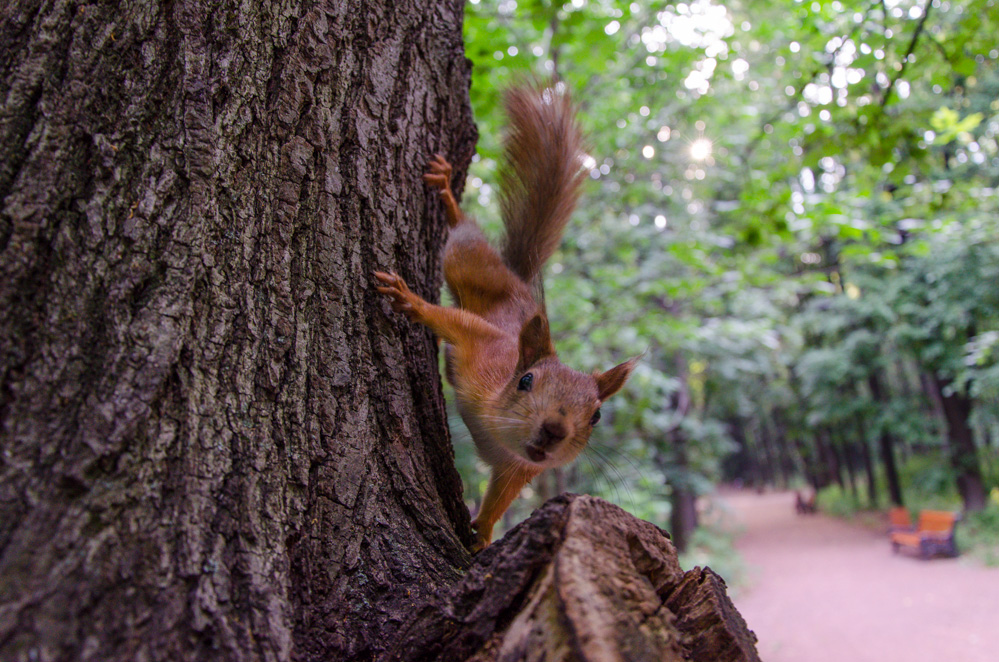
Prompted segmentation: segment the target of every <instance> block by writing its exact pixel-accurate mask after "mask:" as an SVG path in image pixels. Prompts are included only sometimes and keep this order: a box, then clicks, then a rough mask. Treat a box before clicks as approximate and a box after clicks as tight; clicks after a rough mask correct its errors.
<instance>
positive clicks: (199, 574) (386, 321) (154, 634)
mask: <svg viewBox="0 0 999 662" xmlns="http://www.w3.org/2000/svg"><path fill="white" fill-rule="evenodd" d="M248 7H249V6H247V5H242V4H241V3H238V2H234V1H232V0H227V1H224V2H216V3H206V2H196V1H178V2H173V3H162V4H160V3H148V4H125V5H122V6H121V7H119V6H118V4H117V3H103V4H85V3H77V2H45V3H43V2H40V1H25V2H14V3H13V4H12V5H7V6H5V7H4V9H3V10H2V25H0V52H2V53H3V54H4V56H3V58H0V67H2V69H0V99H3V100H4V102H3V103H4V105H3V107H2V111H0V200H2V211H0V250H2V253H0V315H2V327H0V338H2V342H0V347H2V349H0V352H2V354H0V357H2V373H0V379H2V391H0V393H2V396H0V397H2V410H0V411H2V421H3V427H2V448H3V454H2V458H0V462H2V464H0V659H4V660H18V659H23V660H29V659H30V660H53V659H71V658H72V659H93V660H106V661H107V660H136V659H163V660H181V659H230V660H237V659H265V660H266V659H272V660H277V659H289V657H290V655H291V651H293V650H294V651H295V652H296V654H297V656H298V657H319V656H320V655H326V656H329V657H330V658H331V659H337V658H339V659H343V658H352V657H363V656H366V655H369V654H370V651H371V650H372V649H373V648H374V647H377V646H381V645H383V641H384V638H385V637H386V636H387V635H389V634H390V633H391V631H392V630H393V629H394V628H395V627H396V626H397V622H396V621H395V620H393V619H394V618H395V617H397V616H398V614H397V611H398V608H399V607H400V606H401V605H402V604H403V603H404V602H412V601H416V600H419V599H421V598H426V597H428V596H430V595H431V594H433V593H434V592H435V591H436V590H438V589H439V588H441V587H443V586H447V585H450V584H451V583H453V582H454V581H455V580H456V579H457V578H458V576H459V572H460V571H461V570H462V568H463V567H464V566H467V564H468V562H469V555H468V553H467V551H466V550H465V547H464V545H463V544H462V542H463V541H465V542H467V541H468V540H469V539H470V535H471V532H470V529H469V521H468V513H467V511H466V509H465V508H464V506H463V504H462V501H461V483H460V479H459V477H458V475H457V473H456V472H455V470H454V466H453V465H454V463H453V459H452V451H451V448H450V444H449V439H448V436H447V433H446V429H447V428H446V421H445V415H444V407H443V403H442V398H441V391H440V386H439V384H440V382H439V378H438V376H437V360H436V348H435V344H434V341H433V340H432V339H431V337H430V335H429V334H428V332H426V331H424V330H423V329H422V328H421V327H418V326H416V325H413V324H410V323H408V322H407V321H406V320H405V319H403V318H401V317H400V316H397V315H393V314H390V312H387V311H388V308H387V307H386V306H384V304H383V302H381V301H380V300H379V298H378V297H377V295H376V294H375V292H374V291H373V289H372V287H371V285H370V277H369V274H370V272H371V270H372V269H375V268H382V269H386V268H391V269H394V270H397V271H399V272H400V273H401V274H402V275H403V276H404V277H406V279H407V280H408V282H409V283H410V285H411V286H412V287H413V288H414V289H415V290H416V291H418V292H419V293H420V294H421V295H423V296H425V297H427V298H428V299H432V300H434V299H436V298H437V295H438V291H439V286H440V274H441V269H440V247H441V245H442V241H443V238H444V232H445V224H444V222H443V217H442V216H441V214H440V212H439V202H438V201H437V200H436V196H433V195H431V194H430V193H428V192H427V191H426V188H425V186H424V185H423V182H422V181H421V175H422V173H423V171H424V168H425V165H426V161H427V159H428V157H429V155H431V154H433V153H434V152H435V151H441V152H443V153H445V154H447V155H448V157H449V158H451V159H452V161H454V162H456V164H457V166H458V168H457V169H458V171H459V172H458V173H457V174H456V177H455V184H456V185H457V186H460V185H461V182H462V181H463V177H462V172H463V171H464V167H465V166H466V165H467V163H468V161H469V159H470V158H471V155H472V150H473V147H474V141H475V138H476V133H475V129H474V126H473V124H472V120H471V112H470V109H469V105H468V85H469V66H470V65H469V64H468V62H467V61H466V60H465V58H464V55H463V44H462V41H461V13H462V2H460V1H459V0H452V1H449V2H437V1H434V2H427V1H415V0H401V1H397V0H393V1H392V2H364V3H357V2H308V3H305V2H301V3H300V2H294V1H292V2H283V3H281V4H280V5H266V6H264V5H260V6H256V5H254V6H253V7H254V8H251V9H248ZM442 561H443V562H442Z"/></svg>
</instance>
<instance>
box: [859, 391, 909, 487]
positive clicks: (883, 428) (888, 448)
mask: <svg viewBox="0 0 999 662" xmlns="http://www.w3.org/2000/svg"><path fill="white" fill-rule="evenodd" d="M867 386H868V387H869V388H870V389H871V397H872V398H874V402H875V403H876V404H877V406H878V408H879V409H883V408H884V407H886V406H887V401H886V399H885V395H884V392H883V390H882V388H881V380H880V379H878V376H877V374H876V373H874V372H872V373H871V374H870V375H868V376H867ZM883 418H884V417H883V416H881V415H879V416H878V419H879V420H878V446H879V448H880V450H881V463H882V464H884V467H885V478H887V480H888V496H889V497H890V498H891V502H892V503H893V504H895V505H896V506H903V505H905V504H904V503H903V501H902V483H901V481H899V479H898V468H897V466H896V463H895V438H894V436H892V434H891V433H890V432H888V427H887V424H886V423H885V421H884V420H883Z"/></svg>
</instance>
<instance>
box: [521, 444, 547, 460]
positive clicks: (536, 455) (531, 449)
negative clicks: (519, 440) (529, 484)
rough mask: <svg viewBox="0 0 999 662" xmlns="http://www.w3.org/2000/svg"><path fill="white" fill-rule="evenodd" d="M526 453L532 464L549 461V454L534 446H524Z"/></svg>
mask: <svg viewBox="0 0 999 662" xmlns="http://www.w3.org/2000/svg"><path fill="white" fill-rule="evenodd" d="M524 452H525V453H526V454H527V459H528V460H530V461H531V462H544V461H545V460H547V459H548V452H547V451H543V450H541V449H540V448H538V447H537V446H535V445H534V444H527V445H526V446H524Z"/></svg>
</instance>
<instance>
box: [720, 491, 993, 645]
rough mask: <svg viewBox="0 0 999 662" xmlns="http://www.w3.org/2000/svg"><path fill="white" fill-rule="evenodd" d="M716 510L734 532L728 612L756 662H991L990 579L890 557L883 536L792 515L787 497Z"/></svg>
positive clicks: (984, 573) (971, 569) (752, 498)
mask: <svg viewBox="0 0 999 662" xmlns="http://www.w3.org/2000/svg"><path fill="white" fill-rule="evenodd" d="M722 500H723V501H724V502H725V503H727V504H728V506H729V507H731V509H732V510H733V511H734V513H733V514H734V515H735V517H736V519H737V520H738V521H740V522H741V525H742V527H743V534H742V535H741V537H740V538H739V539H738V540H737V543H736V548H737V549H738V550H739V552H740V553H741V554H742V555H743V557H744V559H745V561H746V564H747V566H748V567H749V585H748V587H746V588H745V589H743V590H742V591H739V592H737V594H736V596H735V604H736V607H738V609H739V611H740V612H741V613H742V615H743V616H744V617H745V619H746V622H747V623H748V624H749V627H750V628H751V629H752V630H753V631H754V632H756V635H757V636H758V637H759V652H760V657H761V658H762V659H763V661H764V662H833V661H835V662H843V661H850V662H867V661H870V662H894V661H895V660H900V661H901V660H904V661H905V662H922V661H923V660H926V661H930V660H933V661H937V660H946V661H947V662H996V661H997V660H999V570H997V569H991V568H984V567H982V566H980V565H977V564H976V563H974V562H972V561H970V560H966V559H960V558H958V559H934V560H932V561H922V560H919V559H916V558H911V557H908V556H903V555H898V556H895V555H893V554H892V553H891V548H890V546H889V544H888V541H887V539H886V536H885V535H884V534H883V533H880V532H878V531H871V530H868V529H865V528H863V527H860V526H854V525H851V524H848V523H845V522H841V521H839V520H835V519H831V518H828V517H825V516H823V515H811V516H799V515H795V513H794V494H793V493H778V494H765V495H757V494H754V493H749V492H735V493H731V494H725V495H724V496H723V497H722ZM958 540H959V542H960V530H959V534H958Z"/></svg>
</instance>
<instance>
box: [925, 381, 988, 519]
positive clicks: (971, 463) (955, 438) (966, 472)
mask: <svg viewBox="0 0 999 662" xmlns="http://www.w3.org/2000/svg"><path fill="white" fill-rule="evenodd" d="M935 386H936V389H937V392H938V393H939V394H940V402H941V403H942V405H943V413H944V417H945V418H946V420H947V444H948V448H949V451H950V462H951V466H952V467H953V468H954V472H955V473H956V474H957V491H958V493H959V494H960V495H961V499H962V500H963V501H964V509H965V510H967V511H970V512H976V511H979V510H982V509H983V508H985V484H984V482H983V481H982V469H981V466H980V465H979V462H978V451H977V449H976V448H975V438H974V434H973V433H972V431H971V425H970V424H969V420H970V418H971V398H969V397H968V396H967V395H965V394H963V393H958V392H957V391H956V390H954V389H951V388H949V387H950V386H951V380H950V379H946V378H942V377H937V378H936V382H935Z"/></svg>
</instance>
